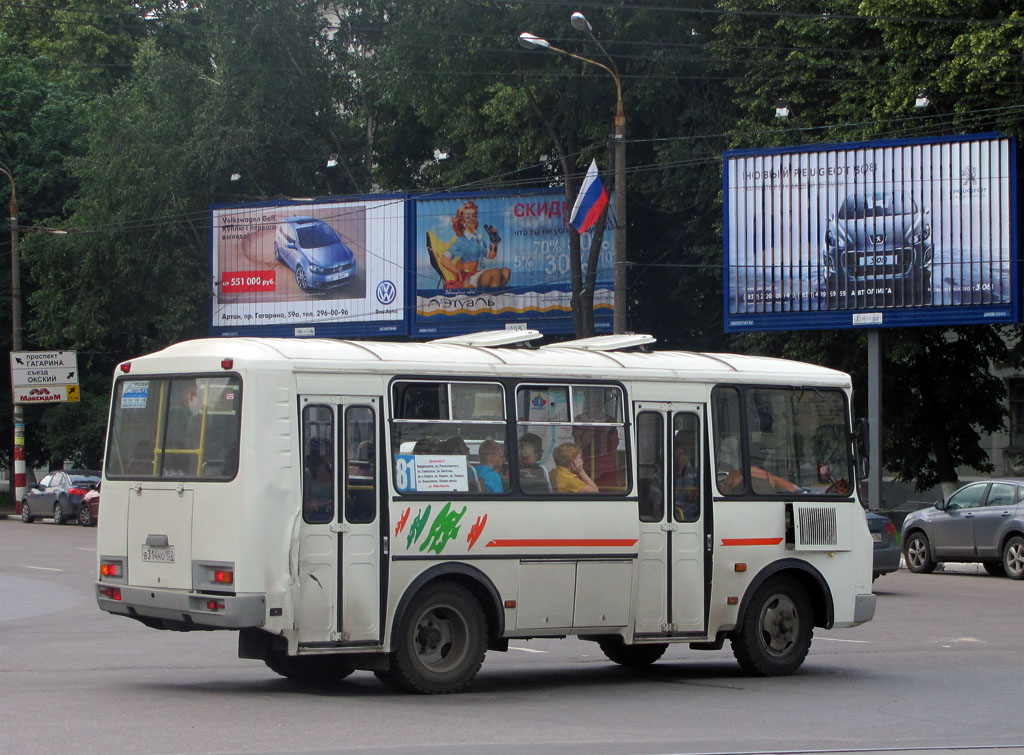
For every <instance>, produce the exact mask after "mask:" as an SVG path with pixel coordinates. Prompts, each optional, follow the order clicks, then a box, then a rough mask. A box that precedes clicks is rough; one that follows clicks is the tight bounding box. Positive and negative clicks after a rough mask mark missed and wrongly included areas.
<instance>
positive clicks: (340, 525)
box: [331, 522, 348, 532]
mask: <svg viewBox="0 0 1024 755" xmlns="http://www.w3.org/2000/svg"><path fill="white" fill-rule="evenodd" d="M331 532H348V523H346V522H333V523H332V524H331Z"/></svg>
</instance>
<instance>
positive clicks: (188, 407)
mask: <svg viewBox="0 0 1024 755" xmlns="http://www.w3.org/2000/svg"><path fill="white" fill-rule="evenodd" d="M241 397H242V396H241V384H240V382H239V379H238V377H237V376H234V375H218V376H216V377H211V376H195V375H190V376H187V377H172V378H125V379H122V380H120V381H118V383H117V385H116V386H115V388H114V402H113V410H112V413H111V418H110V438H109V439H108V443H107V448H108V452H107V458H106V473H107V476H108V477H112V478H125V477H127V478H153V477H185V478H203V479H209V478H212V479H221V480H229V479H231V478H233V477H234V476H235V472H236V470H237V468H238V430H239V413H240V411H241Z"/></svg>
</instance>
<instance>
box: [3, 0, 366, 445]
mask: <svg viewBox="0 0 1024 755" xmlns="http://www.w3.org/2000/svg"><path fill="white" fill-rule="evenodd" d="M319 5H320V4H319V3H316V2H299V3H296V2H294V1H293V0H260V1H257V0H252V1H251V2H247V3H246V13H245V14H239V13H238V8H237V7H236V6H234V5H232V6H231V7H228V4H219V3H217V4H209V5H207V4H202V3H194V4H180V3H169V4H168V5H167V7H166V8H163V9H161V12H160V13H159V14H157V15H153V16H151V17H150V18H149V19H148V21H147V23H149V24H150V26H149V27H148V28H149V30H150V35H149V36H148V37H147V38H146V39H145V40H144V41H143V42H142V43H141V44H140V45H139V48H138V51H137V52H136V53H135V55H134V58H133V59H132V61H131V75H130V76H129V78H128V79H126V80H125V81H124V82H123V83H122V84H120V85H119V86H117V87H116V88H115V89H114V90H113V91H112V92H110V93H109V94H105V95H101V96H98V97H95V98H94V101H93V103H92V105H91V107H90V108H89V113H88V127H89V128H88V137H87V142H86V144H87V146H86V148H85V149H84V150H82V152H83V154H82V155H81V156H80V157H72V158H70V159H69V160H68V165H70V168H71V174H72V176H73V180H75V181H76V182H77V185H78V189H77V191H76V193H75V196H74V197H73V199H72V200H70V201H69V202H68V203H67V208H68V210H69V211H70V217H69V218H68V219H67V220H66V221H65V220H63V219H62V218H60V217H54V218H52V219H51V220H50V221H48V222H50V223H51V224H53V225H58V224H59V225H61V227H62V228H63V229H64V230H66V231H67V232H68V235H66V236H41V235H37V236H32V237H30V238H26V239H25V243H24V245H23V252H24V260H25V263H26V268H27V270H28V276H29V277H30V279H31V281H32V282H33V284H34V286H35V291H34V293H33V294H32V296H31V298H30V303H31V306H32V310H33V316H32V319H31V324H30V328H29V334H30V336H31V338H32V340H33V342H35V343H36V344H38V345H39V346H41V347H46V348H65V349H77V350H78V351H79V360H80V367H81V369H82V371H83V373H87V372H90V371H91V372H94V373H97V374H100V375H104V376H106V378H107V380H109V376H110V374H111V372H112V369H113V366H114V365H115V364H116V363H117V362H118V361H120V360H122V359H125V358H128V357H130V356H132V355H135V354H139V353H143V352H146V351H151V350H154V349H159V348H162V347H163V346H165V345H167V344H168V343H170V342H173V341H177V340H182V339H187V338H194V337H199V336H203V335H205V334H206V333H207V332H208V321H209V316H210V302H211V290H212V281H211V280H210V277H209V253H210V252H209V207H210V205H211V204H213V203H218V202H220V203H224V202H232V201H234V202H238V201H243V200H252V199H257V198H262V199H268V198H273V197H277V196H281V195H300V196H301V195H309V194H312V193H313V192H314V191H315V190H316V189H317V187H318V186H325V187H327V188H328V189H329V190H330V191H332V192H343V191H351V190H353V189H354V188H355V185H354V184H353V183H346V182H344V181H336V182H335V183H333V184H332V183H331V181H333V180H334V179H332V178H331V177H329V176H326V175H325V174H324V173H323V171H322V166H324V164H325V162H326V158H327V156H328V155H329V154H331V153H337V152H344V151H346V149H347V148H348V146H349V145H348V144H347V143H346V137H345V133H346V132H345V130H344V128H343V124H341V122H340V119H339V116H338V111H337V109H336V107H335V102H334V98H333V96H332V94H331V85H330V84H331V80H332V79H331V77H332V71H331V68H330V65H329V63H330V61H329V58H328V56H327V54H326V39H325V29H324V24H323V21H322V19H321V17H320V16H319V14H318V10H319ZM236 171H237V172H239V173H240V174H241V175H242V180H241V181H239V182H237V183H233V182H231V180H230V176H231V174H232V173H233V172H236ZM240 192H244V193H240ZM67 411H72V410H67ZM82 411H88V408H87V407H83V409H82ZM78 425H79V427H80V428H81V434H82V437H81V438H80V441H81V442H80V444H79V445H80V447H81V448H82V449H86V448H90V447H92V446H91V444H92V442H93V440H94V438H93V433H94V423H91V422H87V421H81V422H79V423H78ZM47 427H49V428H51V429H53V430H54V432H53V433H51V435H50V436H49V446H50V447H52V448H55V449H56V448H61V449H67V448H70V447H71V446H73V445H74V444H73V443H72V442H71V441H70V440H69V439H68V437H67V436H66V434H63V433H60V434H58V433H56V430H55V425H53V424H52V423H48V424H47ZM86 436H88V437H86ZM62 453H66V451H62Z"/></svg>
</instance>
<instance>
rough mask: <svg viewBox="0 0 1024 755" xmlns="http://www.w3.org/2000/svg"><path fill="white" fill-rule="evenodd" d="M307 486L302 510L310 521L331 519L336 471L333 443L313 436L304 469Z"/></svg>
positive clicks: (304, 491)
mask: <svg viewBox="0 0 1024 755" xmlns="http://www.w3.org/2000/svg"><path fill="white" fill-rule="evenodd" d="M303 477H304V480H303V481H304V483H305V487H304V490H303V496H302V510H303V514H304V516H305V519H306V521H308V522H326V521H330V519H331V516H332V515H333V513H334V512H333V508H334V471H333V465H332V464H331V444H330V443H323V444H321V442H320V440H319V439H317V438H313V439H311V440H310V441H309V452H308V453H307V454H306V468H305V470H304V475H303Z"/></svg>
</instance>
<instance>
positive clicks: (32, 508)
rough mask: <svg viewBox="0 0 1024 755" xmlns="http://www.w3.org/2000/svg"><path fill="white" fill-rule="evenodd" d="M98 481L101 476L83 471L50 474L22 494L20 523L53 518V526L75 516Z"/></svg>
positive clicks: (75, 470) (90, 471)
mask: <svg viewBox="0 0 1024 755" xmlns="http://www.w3.org/2000/svg"><path fill="white" fill-rule="evenodd" d="M99 482H100V473H99V472H94V471H92V470H85V469H71V470H66V471H57V472H50V473H49V474H48V475H46V476H45V477H43V479H41V480H40V481H39V482H37V483H36V484H35V485H33V486H32V487H30V488H29V489H28V490H26V491H25V495H24V496H23V497H22V499H21V521H23V522H31V521H33V520H35V519H41V518H42V517H44V516H52V517H53V523H54V524H64V522H66V521H68V520H69V519H72V520H73V519H76V518H77V517H78V509H79V507H80V506H81V505H82V499H83V498H84V497H85V494H86V493H88V492H89V491H90V490H92V489H93V488H95V487H96V486H97V485H98V484H99Z"/></svg>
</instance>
